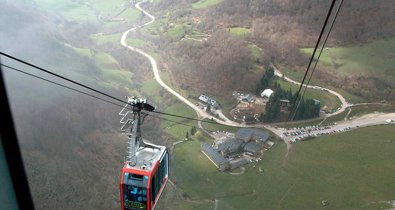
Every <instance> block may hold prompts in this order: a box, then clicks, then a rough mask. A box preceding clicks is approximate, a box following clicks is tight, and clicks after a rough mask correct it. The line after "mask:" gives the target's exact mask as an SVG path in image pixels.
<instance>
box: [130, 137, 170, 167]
mask: <svg viewBox="0 0 395 210" xmlns="http://www.w3.org/2000/svg"><path fill="white" fill-rule="evenodd" d="M146 144H147V145H148V147H140V148H139V149H138V150H137V152H136V156H137V162H136V165H134V166H131V165H129V164H127V168H134V169H139V170H141V169H143V170H146V171H151V170H152V167H153V166H154V162H155V161H156V160H159V159H160V158H161V157H162V156H163V154H164V152H165V150H166V147H164V146H154V145H151V144H149V143H146ZM150 146H152V147H150Z"/></svg>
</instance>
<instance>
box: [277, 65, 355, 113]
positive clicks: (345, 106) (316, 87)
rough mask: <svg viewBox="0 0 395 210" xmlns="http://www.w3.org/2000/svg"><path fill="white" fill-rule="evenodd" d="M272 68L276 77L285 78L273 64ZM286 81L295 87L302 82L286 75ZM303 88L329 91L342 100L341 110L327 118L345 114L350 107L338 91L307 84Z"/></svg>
mask: <svg viewBox="0 0 395 210" xmlns="http://www.w3.org/2000/svg"><path fill="white" fill-rule="evenodd" d="M272 67H273V69H274V75H276V76H278V77H282V76H283V73H281V72H280V71H279V70H278V69H277V68H276V67H275V66H274V65H273V64H272ZM284 79H285V80H286V81H288V82H290V83H293V84H295V85H300V84H301V83H300V82H297V81H295V80H293V79H291V78H289V77H287V76H285V75H284ZM303 87H307V88H310V89H316V90H322V91H327V92H329V93H331V94H333V95H335V96H336V97H337V98H338V99H339V100H340V102H341V106H340V109H338V110H337V111H335V112H333V113H330V114H327V115H326V117H330V116H333V115H337V114H340V113H342V112H344V111H345V110H346V109H347V107H348V103H347V101H346V99H345V98H344V97H343V96H342V95H341V94H340V93H338V92H336V91H333V90H330V89H328V88H323V87H319V86H313V85H305V84H303Z"/></svg>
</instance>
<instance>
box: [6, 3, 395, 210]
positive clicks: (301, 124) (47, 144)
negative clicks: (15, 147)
mask: <svg viewBox="0 0 395 210" xmlns="http://www.w3.org/2000/svg"><path fill="white" fill-rule="evenodd" d="M330 3H331V2H330V1H323V0H319V1H308V0H293V1H289V0H266V1H261V0H248V1H237V0H152V1H125V0H112V1H105V0H95V1H94V0H59V1H50V0H35V1H26V0H15V1H11V0H3V1H1V2H0V26H1V28H2V30H1V31H0V51H1V52H3V53H5V54H9V55H12V56H15V57H17V58H19V59H22V60H24V61H26V62H29V63H33V64H35V65H37V66H40V67H42V68H45V69H48V70H51V71H53V72H55V73H57V74H60V75H62V76H64V77H67V78H69V79H72V80H75V81H78V82H80V83H82V84H85V85H87V86H89V87H93V88H95V89H97V90H99V91H102V92H105V93H107V94H109V95H111V96H114V97H116V98H120V99H125V101H126V98H125V97H126V96H143V97H146V98H147V100H148V102H149V103H150V104H152V105H153V106H155V107H156V110H157V111H159V112H164V113H168V114H175V115H181V116H185V117H187V118H176V117H171V116H169V115H159V114H158V113H156V114H154V113H149V115H148V116H147V117H145V119H144V124H143V126H142V132H143V137H144V139H147V140H148V141H149V142H151V143H154V144H158V145H163V146H166V147H167V148H168V150H169V153H170V175H169V183H168V184H167V185H166V187H165V190H164V191H163V194H162V196H161V198H160V200H159V203H158V205H157V207H156V209H172V210H174V209H180V210H185V209H215V210H221V209H224V210H225V209H226V210H228V209H230V210H232V209H241V210H247V209H321V208H325V209H378V208H380V209H393V208H395V204H394V203H395V194H394V192H395V191H394V190H393V189H395V181H394V180H393V174H394V172H395V167H394V164H393V160H394V159H395V156H394V154H395V153H394V150H395V139H394V136H395V135H394V134H395V133H394V129H393V128H394V122H395V121H394V120H395V91H394V90H395V69H394V66H395V60H394V59H393V58H394V55H395V54H394V52H395V51H394V49H395V19H394V18H393V17H394V12H395V3H393V2H391V1H380V2H377V1H373V0H366V1H363V2H361V1H358V0H349V1H344V3H343V4H342V7H341V9H340V11H339V15H338V17H337V19H336V22H335V24H334V27H333V29H332V31H331V34H330V36H329V39H328V42H327V43H326V45H325V47H324V49H323V52H322V55H321V56H320V58H319V60H318V56H317V55H316V56H315V57H314V59H313V61H314V62H316V61H317V60H318V61H317V62H318V63H317V67H316V70H315V72H314V74H313V76H312V79H311V81H310V82H309V84H308V88H306V89H305V90H304V89H302V92H301V93H300V97H298V94H297V92H298V89H299V86H300V83H301V82H302V79H303V76H304V73H305V71H306V68H307V65H308V62H309V60H310V57H311V56H312V53H313V50H314V46H315V44H316V41H317V39H318V36H319V32H320V30H321V28H322V25H323V23H324V20H325V17H326V14H327V12H328V9H329V7H330ZM336 5H339V1H337V4H336ZM327 31H328V30H326V32H327ZM321 46H322V43H321ZM1 63H2V65H5V66H2V67H1V68H2V73H3V75H4V77H5V81H6V85H7V92H8V97H9V100H10V105H11V108H12V114H13V118H14V122H15V126H16V129H17V134H18V138H19V144H20V146H21V150H22V155H23V160H24V164H25V169H26V173H27V176H28V181H29V185H30V189H31V193H32V196H33V201H34V204H35V207H36V209H120V208H121V207H120V205H121V204H120V201H119V177H120V170H121V169H122V166H123V163H124V160H125V155H126V151H127V137H126V136H125V135H124V134H122V132H121V129H120V128H121V124H120V123H119V120H120V117H119V115H118V113H119V111H120V110H121V109H122V106H123V105H124V104H121V103H120V102H114V103H115V105H114V104H111V103H106V102H105V101H103V100H98V99H97V98H94V97H90V96H87V95H84V94H81V93H78V92H77V91H75V90H70V89H66V88H64V87H61V86H58V85H55V84H52V83H49V82H46V81H43V80H39V79H37V78H34V77H31V76H28V75H26V74H23V73H20V72H18V71H15V69H19V70H22V71H25V72H28V73H30V74H33V75H36V76H39V77H43V78H45V79H47V80H51V81H53V82H56V83H60V84H62V85H65V86H68V87H71V88H73V89H76V90H78V91H83V92H87V93H88V94H91V95H94V96H97V97H99V95H97V93H94V92H92V91H89V90H86V89H83V88H81V87H79V86H76V85H75V84H72V83H70V82H66V81H64V80H61V79H59V78H55V77H53V76H50V75H48V74H45V73H43V72H41V71H38V70H37V69H34V68H31V67H28V66H26V65H23V64H22V63H20V62H17V61H15V60H12V59H10V58H8V57H6V56H1ZM10 67H12V68H14V70H13V69H12V68H10ZM305 82H307V81H305ZM305 84H306V83H305ZM304 91H305V92H304ZM267 94H268V95H267ZM100 97H101V98H102V96H100ZM106 99H107V98H106ZM298 99H300V103H299V104H298V103H297V102H296V100H298ZM107 100H111V99H107ZM290 116H293V120H294V121H292V122H290ZM192 118H193V119H199V120H203V122H198V121H197V120H193V119H192ZM250 128H254V129H255V130H254V129H253V130H249V129H250ZM243 129H245V130H243ZM243 132H252V134H251V135H250V136H249V137H248V139H247V140H246V139H243V135H242V134H243ZM254 132H255V133H254ZM260 132H261V133H260ZM244 134H245V133H244ZM254 135H255V136H261V137H254ZM262 136H265V137H264V139H262V138H263V137H262ZM260 141H261V142H260ZM226 142H229V144H228V145H231V144H232V145H233V146H230V147H229V148H228V149H223V150H221V148H223V147H225V146H224V145H226ZM230 142H232V143H230ZM204 145H207V146H204ZM221 145H222V146H221ZM234 145H237V146H234ZM247 145H250V146H247ZM251 145H253V146H255V148H252V147H253V146H251ZM232 147H233V148H234V149H233V151H232V149H231V148H232ZM236 147H237V148H236ZM207 148H208V149H207ZM210 151H212V152H214V153H215V154H214V155H213V154H209V153H210ZM217 153H218V154H217ZM218 155H220V156H221V157H220V158H224V160H225V161H228V162H226V164H222V165H221V164H219V163H218V162H216V160H215V158H214V156H215V157H218ZM221 160H222V159H221ZM243 161H244V162H243Z"/></svg>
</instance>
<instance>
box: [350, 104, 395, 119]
mask: <svg viewBox="0 0 395 210" xmlns="http://www.w3.org/2000/svg"><path fill="white" fill-rule="evenodd" d="M373 112H384V113H385V112H395V105H392V104H366V105H357V106H353V107H351V113H350V115H349V116H348V117H357V116H361V115H365V114H369V113H373Z"/></svg>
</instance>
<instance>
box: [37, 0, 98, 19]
mask: <svg viewBox="0 0 395 210" xmlns="http://www.w3.org/2000/svg"><path fill="white" fill-rule="evenodd" d="M36 3H37V5H38V7H40V8H42V9H45V10H49V11H52V12H56V13H58V14H61V15H63V16H64V17H65V18H67V19H71V20H74V21H77V22H90V21H97V19H96V15H95V13H94V11H93V10H91V9H90V8H89V7H87V6H86V5H84V4H82V3H78V2H74V1H67V0H60V1H50V0H36Z"/></svg>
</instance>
